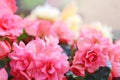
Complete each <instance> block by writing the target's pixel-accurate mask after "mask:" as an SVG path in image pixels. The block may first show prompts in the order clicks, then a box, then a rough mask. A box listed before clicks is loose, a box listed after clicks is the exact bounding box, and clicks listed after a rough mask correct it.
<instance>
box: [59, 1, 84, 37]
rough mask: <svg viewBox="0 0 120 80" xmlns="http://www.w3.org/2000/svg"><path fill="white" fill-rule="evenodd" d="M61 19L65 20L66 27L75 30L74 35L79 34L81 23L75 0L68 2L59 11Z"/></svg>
mask: <svg viewBox="0 0 120 80" xmlns="http://www.w3.org/2000/svg"><path fill="white" fill-rule="evenodd" d="M61 20H63V21H64V22H66V24H67V25H68V27H69V28H70V29H71V30H72V31H73V32H75V34H76V37H77V36H78V34H79V29H80V24H81V23H82V19H81V16H80V15H79V14H78V9H77V5H76V4H75V2H73V1H72V2H70V3H69V4H68V5H66V6H65V7H64V9H63V11H62V13H61Z"/></svg>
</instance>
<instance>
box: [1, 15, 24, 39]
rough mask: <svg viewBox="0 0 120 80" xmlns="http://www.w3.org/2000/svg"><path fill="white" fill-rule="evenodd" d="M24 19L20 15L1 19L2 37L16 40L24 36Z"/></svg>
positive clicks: (6, 16) (4, 16)
mask: <svg viewBox="0 0 120 80" xmlns="http://www.w3.org/2000/svg"><path fill="white" fill-rule="evenodd" d="M22 30H23V24H22V19H21V18H20V17H19V16H18V15H9V14H6V15H3V16H2V17H1V18H0V36H5V37H9V38H11V39H14V38H16V37H18V36H20V35H21V34H22Z"/></svg>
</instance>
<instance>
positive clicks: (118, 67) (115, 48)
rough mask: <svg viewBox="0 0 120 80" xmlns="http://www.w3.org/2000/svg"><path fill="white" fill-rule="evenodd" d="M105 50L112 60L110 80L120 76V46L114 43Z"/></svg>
mask: <svg viewBox="0 0 120 80" xmlns="http://www.w3.org/2000/svg"><path fill="white" fill-rule="evenodd" d="M104 51H105V52H106V54H107V55H108V57H109V60H110V62H111V73H110V76H109V80H113V78H115V77H120V56H119V55H120V46H119V45H116V44H113V45H111V46H110V47H109V48H108V49H105V50H104Z"/></svg>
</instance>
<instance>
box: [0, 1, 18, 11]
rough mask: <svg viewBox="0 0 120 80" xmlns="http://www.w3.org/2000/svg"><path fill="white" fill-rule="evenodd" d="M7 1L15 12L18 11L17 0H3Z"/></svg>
mask: <svg viewBox="0 0 120 80" xmlns="http://www.w3.org/2000/svg"><path fill="white" fill-rule="evenodd" d="M2 1H5V2H6V3H7V5H8V7H9V8H10V9H11V10H12V12H13V13H15V12H16V10H17V6H16V0H2Z"/></svg>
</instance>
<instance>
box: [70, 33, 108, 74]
mask: <svg viewBox="0 0 120 80" xmlns="http://www.w3.org/2000/svg"><path fill="white" fill-rule="evenodd" d="M86 32H87V31H86ZM88 32H91V31H88ZM94 33H96V32H93V33H92V32H91V33H89V34H87V33H85V34H84V32H83V33H81V35H80V37H79V39H78V41H77V47H78V51H77V52H76V53H75V56H74V60H73V65H72V66H71V71H72V72H73V73H75V74H76V75H79V76H84V75H85V71H88V72H90V73H93V72H95V71H96V70H98V69H99V67H100V66H106V65H107V64H106V63H107V56H105V55H104V53H103V50H104V48H105V47H104V46H105V45H106V46H107V45H109V42H108V40H107V39H104V38H103V37H102V36H100V35H101V34H100V33H99V34H98V35H97V34H94Z"/></svg>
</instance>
